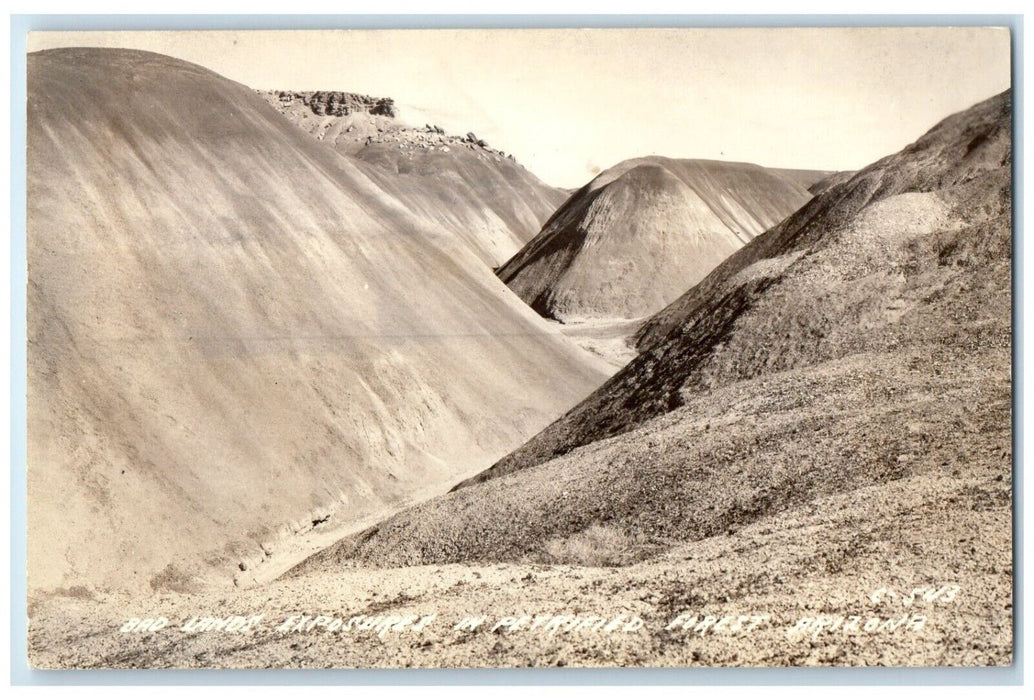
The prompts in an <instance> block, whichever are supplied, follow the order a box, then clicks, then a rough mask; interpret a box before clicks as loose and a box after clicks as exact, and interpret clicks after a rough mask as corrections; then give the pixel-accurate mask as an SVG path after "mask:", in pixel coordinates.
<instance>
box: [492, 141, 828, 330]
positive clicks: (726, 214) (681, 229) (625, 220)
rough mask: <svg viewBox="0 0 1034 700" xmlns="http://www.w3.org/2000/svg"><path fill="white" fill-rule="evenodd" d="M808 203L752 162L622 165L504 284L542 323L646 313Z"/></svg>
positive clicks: (547, 229)
mask: <svg viewBox="0 0 1034 700" xmlns="http://www.w3.org/2000/svg"><path fill="white" fill-rule="evenodd" d="M809 197H810V195H809V194H808V192H807V190H805V189H804V188H803V187H802V186H801V185H800V184H798V183H797V182H796V181H795V180H794V179H792V178H788V177H785V176H783V175H780V174H777V173H774V172H771V171H768V170H766V169H764V168H762V167H760V166H757V165H752V164H749V163H724V162H718V161H704V160H673V159H670V158H661V157H649V158H637V159H634V160H629V161H625V162H623V163H620V164H618V165H616V166H614V167H613V168H610V169H609V170H607V171H605V172H603V173H601V174H600V175H599V176H597V177H596V178H595V179H593V180H592V181H591V182H590V183H589V184H587V185H585V186H584V187H582V188H581V189H580V190H579V191H578V192H576V193H575V194H574V195H572V196H571V198H570V199H569V200H568V201H567V202H566V203H565V204H564V205H563V206H562V207H561V208H560V209H559V210H557V212H556V213H555V214H553V216H552V217H551V218H550V219H549V221H548V222H547V223H546V225H545V226H544V227H543V229H542V231H541V233H539V235H538V236H536V237H535V238H534V239H533V240H532V241H531V242H530V243H528V244H527V245H526V246H525V247H524V248H523V249H522V250H521V251H520V252H519V253H517V254H516V255H515V256H514V257H513V258H512V259H511V260H509V261H508V262H507V263H506V264H505V265H503V266H502V267H501V268H500V269H499V271H498V274H499V278H500V279H501V280H503V281H504V282H505V283H506V284H507V286H509V287H510V289H512V290H513V291H514V292H515V293H516V294H517V295H518V296H519V297H521V298H522V299H524V301H525V302H527V304H528V305H529V306H531V307H532V308H533V309H535V311H537V312H538V313H539V314H541V315H542V316H544V317H546V318H553V319H559V320H571V319H584V318H639V317H642V316H647V315H649V314H651V313H654V312H656V311H659V310H660V309H662V308H664V306H666V305H667V304H669V303H670V302H672V301H673V300H674V299H675V298H677V297H678V296H679V295H680V294H681V293H682V292H684V291H685V290H686V289H687V288H688V287H690V286H692V285H693V284H696V283H697V282H698V281H700V280H701V279H703V277H704V276H705V275H707V273H708V272H710V271H711V270H712V269H714V267H715V266H716V265H718V264H719V263H720V262H722V261H723V260H725V259H726V258H727V257H728V256H729V255H731V254H732V253H733V252H735V251H736V250H738V249H739V248H740V247H741V246H742V245H743V244H745V243H747V242H748V241H750V240H751V239H752V238H753V237H754V236H756V235H757V234H759V233H761V232H762V231H764V230H765V229H766V228H768V227H770V226H773V225H774V224H776V223H778V222H779V221H781V220H782V219H783V218H785V217H786V216H788V215H789V214H791V213H793V212H794V211H796V210H797V209H798V208H799V207H800V206H801V205H803V204H804V203H805V202H807V201H808V199H809Z"/></svg>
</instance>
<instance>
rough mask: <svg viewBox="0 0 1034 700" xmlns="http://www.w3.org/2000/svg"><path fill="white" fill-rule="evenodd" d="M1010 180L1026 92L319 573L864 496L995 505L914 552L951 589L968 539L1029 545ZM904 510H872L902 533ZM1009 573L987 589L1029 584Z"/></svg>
mask: <svg viewBox="0 0 1034 700" xmlns="http://www.w3.org/2000/svg"><path fill="white" fill-rule="evenodd" d="M1011 167H1012V146H1011V94H1010V93H1005V94H1003V95H1000V96H998V97H995V98H993V99H990V100H988V101H986V102H983V103H981V104H979V105H977V106H975V107H973V108H971V109H969V110H967V111H965V112H962V113H960V114H957V115H954V116H952V117H950V118H948V119H946V120H944V121H943V122H942V123H940V124H938V125H937V126H936V127H935V128H934V129H932V130H931V131H930V132H929V133H927V134H926V135H925V136H923V137H922V138H921V139H919V140H918V141H917V142H916V143H914V144H912V145H911V146H909V147H908V148H906V149H905V150H903V151H902V152H900V153H898V154H896V155H893V156H890V157H888V158H885V159H883V160H881V161H879V162H878V163H876V164H874V165H872V166H870V167H869V168H866V169H865V170H863V171H861V172H860V173H859V174H858V175H856V176H855V177H854V178H853V179H851V181H850V182H848V183H845V184H842V185H840V186H838V187H835V188H833V189H831V190H829V191H827V192H826V193H825V194H823V195H821V196H819V197H817V198H816V199H815V200H813V201H812V202H811V203H809V204H808V205H807V206H806V207H805V208H804V209H803V210H801V211H800V212H798V213H797V214H795V215H794V216H793V217H791V218H790V219H789V220H787V221H785V222H783V223H782V224H781V225H779V226H777V227H776V228H774V229H772V230H771V231H768V232H767V233H765V234H764V235H762V236H760V237H758V238H757V239H755V240H754V241H753V242H752V243H750V244H748V245H747V246H746V247H744V248H743V249H742V250H741V251H739V252H738V253H736V254H735V255H734V256H733V257H732V258H730V259H729V260H728V261H727V262H726V263H724V264H722V265H721V266H720V267H719V268H718V269H717V270H715V271H714V272H713V273H712V274H711V275H710V276H708V278H707V279H706V280H705V281H704V282H703V283H701V284H699V285H697V286H696V287H695V288H694V289H692V290H691V291H690V292H689V293H687V294H686V295H685V296H684V297H682V298H681V299H679V300H678V302H676V303H675V304H673V305H672V306H671V307H669V308H668V309H667V310H666V311H665V312H664V313H662V314H659V315H658V316H657V317H656V318H655V319H654V320H653V321H652V322H651V323H649V324H647V326H646V327H645V331H644V334H643V336H642V339H641V342H642V347H643V352H642V353H641V354H640V355H639V357H638V358H636V359H635V360H633V361H632V362H631V363H630V364H629V365H628V366H627V367H626V368H625V369H623V370H622V371H621V372H619V373H618V374H617V375H616V376H615V377H614V378H613V379H611V380H610V381H609V382H607V383H606V384H605V385H604V386H603V387H601V388H600V389H599V390H597V391H596V392H595V393H593V394H592V395H591V396H590V397H589V398H588V399H587V400H586V401H584V402H583V403H582V404H581V405H579V406H578V407H576V408H575V409H574V410H573V411H571V412H570V413H569V414H568V415H566V416H565V417H564V418H562V419H560V420H559V421H557V422H556V423H554V424H553V425H552V426H550V427H549V428H548V429H546V430H545V431H543V432H542V433H540V434H539V435H538V436H536V437H535V438H534V439H532V440H531V441H530V442H529V443H528V444H527V445H525V446H524V447H522V448H521V449H519V450H517V451H516V452H514V453H513V454H511V455H509V456H508V457H506V458H505V459H503V460H502V461H500V462H499V463H498V464H497V465H496V466H494V467H493V468H492V469H491V470H489V471H487V472H485V473H484V474H482V475H480V476H479V477H478V478H477V479H474V480H471V481H470V482H467V484H466V485H465V486H464V487H463V488H459V489H457V490H454V491H453V492H452V493H450V494H448V495H447V496H444V497H441V498H438V499H435V500H433V501H431V502H429V503H428V504H425V505H422V506H418V507H416V508H413V509H411V510H409V511H406V512H403V513H401V514H399V515H398V516H396V517H394V518H391V519H389V520H387V521H385V522H383V523H382V524H381V525H380V526H379V527H378V528H376V529H375V530H372V531H369V532H367V533H365V535H363V536H360V537H355V538H351V539H348V540H345V541H343V542H342V543H341V544H340V545H338V546H337V547H336V548H335V549H332V550H328V551H326V552H324V553H322V554H321V555H319V556H318V557H315V558H313V559H311V560H310V561H309V562H308V563H306V564H304V565H302V566H301V567H300V568H299V572H305V571H312V570H317V569H325V568H326V567H328V566H332V565H338V564H341V563H346V562H349V561H360V562H367V563H376V564H378V565H382V564H414V563H430V562H444V561H477V560H480V561H492V560H496V561H498V560H504V559H510V560H513V559H524V558H530V559H533V560H538V561H565V560H566V561H573V562H576V563H577V562H579V561H583V560H588V561H597V562H599V561H604V562H609V563H622V562H627V561H629V560H630V559H635V558H640V557H645V556H648V555H650V554H651V553H652V552H656V551H657V550H658V549H663V548H665V547H668V546H670V545H671V544H673V543H678V542H685V541H694V540H699V539H700V538H702V537H708V536H712V535H720V534H723V533H724V534H731V533H734V532H736V530H737V529H738V528H740V527H742V526H743V525H744V524H746V523H751V522H754V521H761V520H763V519H765V518H769V517H772V516H773V514H775V513H778V512H780V511H782V510H785V509H787V508H791V507H800V506H803V505H806V504H808V503H810V502H812V500H813V499H816V498H821V497H824V496H829V495H831V494H843V493H846V492H848V491H852V490H854V489H862V488H869V489H870V490H869V492H868V493H869V495H868V496H867V497H866V498H872V499H875V500H874V502H877V503H878V502H880V501H881V500H882V499H883V498H884V496H885V495H888V496H889V494H891V493H898V492H899V491H900V492H901V493H907V492H908V491H910V490H915V491H917V492H919V491H922V492H925V493H930V494H937V493H942V494H944V493H953V492H958V493H965V494H969V495H972V496H973V498H974V499H976V500H972V499H971V498H970V496H969V495H967V496H966V497H965V498H963V499H961V500H959V499H958V498H956V497H952V498H950V499H949V498H948V497H947V496H945V497H944V498H939V497H936V496H931V499H932V500H930V504H929V507H931V508H935V509H936V510H937V512H938V513H953V514H954V515H951V516H949V517H955V518H966V519H967V520H966V522H968V523H970V525H969V526H968V530H969V531H971V532H972V533H973V535H974V536H973V537H971V538H966V539H963V540H960V541H959V543H956V542H954V541H951V542H941V541H937V542H931V543H930V544H929V545H924V546H922V547H921V548H918V549H915V550H914V551H913V555H914V556H915V560H914V565H915V567H916V568H915V570H916V571H917V572H927V571H929V572H935V571H940V572H943V573H942V574H941V575H948V576H950V575H951V573H950V571H949V570H948V569H946V568H945V566H944V561H945V557H947V556H950V554H949V553H950V552H953V551H954V549H955V548H956V547H958V546H965V547H967V548H968V547H972V548H973V549H972V551H973V552H976V551H977V549H976V547H978V546H979V547H983V548H991V549H992V550H993V551H1000V552H1007V551H1009V547H1010V540H1009V538H1010V534H1009V530H1008V523H1009V507H1010V489H1009V484H1010V480H1009V474H1010V467H1011V464H1010V458H1011V424H1010V417H1011V416H1010V414H1011V379H1010V371H1011V362H1010V340H1011V320H1010V313H1011V302H1010V280H1011V275H1010V273H1011V259H1010V255H1011V191H1010V188H1011ZM891 482H902V483H904V484H905V485H906V487H905V488H904V489H903V490H902V489H897V487H898V485H895V484H892V483H891ZM893 489H897V491H895V490H893ZM900 498H901V496H900V493H898V495H895V496H893V499H892V502H891V504H890V505H887V506H884V505H880V506H878V507H874V508H873V509H872V510H871V511H869V515H868V516H867V517H868V518H869V519H870V521H871V522H874V523H883V521H881V517H882V516H883V514H885V513H887V512H889V511H888V510H887V509H888V508H889V509H895V508H897V507H898V505H897V504H898V503H903V501H901V500H900ZM978 501H979V503H978ZM953 509H955V510H953ZM985 514H987V515H990V514H993V515H994V522H995V523H996V524H995V525H994V526H993V527H992V526H990V525H987V524H986V523H985V524H981V523H982V522H983V521H982V518H984V516H985ZM884 524H886V523H884ZM843 527H847V525H843ZM881 527H882V525H881ZM849 532H851V531H850V530H843V531H842V532H841V531H840V530H838V535H837V536H840V534H845V533H849ZM854 532H855V533H856V535H857V532H858V531H857V530H854ZM733 542H735V540H733ZM961 543H965V544H961ZM875 544H877V543H876V542H875V541H872V540H860V539H858V537H857V536H856V537H855V539H854V543H853V544H851V545H850V546H849V547H848V548H847V549H845V550H844V551H843V552H842V553H841V556H840V558H839V560H838V561H830V562H818V563H817V565H821V566H823V567H825V566H834V567H846V566H851V567H862V568H861V570H868V569H869V568H870V567H871V562H866V561H865V559H864V552H865V551H866V549H867V548H868V547H869V546H870V545H875ZM829 570H830V571H838V570H843V571H848V569H843V568H842V569H829ZM724 571H725V570H724V569H723V570H722V572H723V573H724ZM1009 574H1010V571H1009V570H1006V569H1003V568H1001V567H1000V566H995V567H993V568H990V569H988V570H986V571H982V572H981V574H980V576H981V577H982V578H981V579H980V580H979V581H977V580H974V581H973V582H967V585H973V586H985V585H987V586H992V585H994V586H997V587H998V589H999V590H1006V589H1007V588H1008V586H1007V585H1005V586H1004V588H1002V583H1003V578H1004V581H1005V582H1006V584H1007V581H1008V576H1009ZM802 575H803V576H807V574H802ZM967 581H968V580H967ZM719 590H720V589H719ZM1008 602H1009V600H1008V599H1007V598H1003V599H1000V600H999V599H996V600H995V601H994V604H995V605H996V606H999V605H1006V604H1008Z"/></svg>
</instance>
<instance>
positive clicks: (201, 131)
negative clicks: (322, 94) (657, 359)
mask: <svg viewBox="0 0 1034 700" xmlns="http://www.w3.org/2000/svg"><path fill="white" fill-rule="evenodd" d="M27 123H28V164H29V165H28V265H29V287H28V390H29V404H28V408H29V411H28V435H29V439H28V450H29V474H28V489H29V494H28V502H29V513H28V522H29V578H30V587H31V588H32V589H46V588H51V587H55V586H66V587H67V586H71V585H73V584H88V585H91V586H96V587H99V588H118V587H127V588H129V587H135V586H143V587H147V586H148V584H149V585H150V586H151V587H154V588H162V587H165V586H172V587H176V586H186V585H193V583H192V581H191V576H192V575H193V574H194V573H201V574H205V575H212V576H215V575H216V574H217V573H218V574H221V575H222V576H223V577H224V578H225V579H226V580H228V578H229V576H230V574H231V571H233V570H236V569H237V568H238V562H241V563H242V566H243V567H245V568H246V567H247V562H248V561H250V560H253V559H254V558H260V557H262V556H263V551H262V550H260V544H262V545H263V549H264V550H265V549H268V546H267V545H268V544H269V543H270V542H273V541H274V540H275V539H276V535H277V532H278V531H279V532H281V533H283V532H286V531H289V530H298V529H303V528H304V527H306V526H308V525H309V523H310V522H318V521H320V520H323V519H325V518H326V517H328V515H330V514H331V513H333V517H334V519H335V521H337V520H342V519H343V520H348V519H351V518H356V517H360V516H363V515H364V514H365V515H368V514H369V513H371V512H373V511H375V510H378V509H380V508H382V507H384V506H385V505H390V504H394V503H397V502H399V501H400V500H401V499H404V498H407V497H409V496H412V495H413V493H414V491H415V490H417V489H426V488H438V489H441V488H445V487H447V485H448V484H449V483H453V482H454V481H455V480H456V479H457V478H459V477H460V476H462V475H464V474H465V473H466V474H469V473H472V472H473V471H476V470H477V469H479V468H483V467H484V465H486V464H490V463H491V462H492V461H493V460H496V459H498V458H499V457H500V456H502V455H504V454H506V453H507V452H509V451H510V450H512V449H513V448H514V447H516V446H517V445H520V444H521V443H523V442H524V441H525V440H526V439H527V438H528V437H529V436H530V435H532V434H534V433H535V432H536V431H538V430H540V429H541V428H542V427H543V426H544V425H546V424H547V423H548V422H549V421H550V420H553V419H554V418H555V417H556V416H557V415H560V414H561V413H562V412H563V411H564V410H566V409H568V408H569V407H570V406H571V405H572V404H573V403H574V402H575V401H576V400H577V399H579V398H581V397H583V396H585V395H586V394H587V393H588V392H589V391H590V390H591V389H593V388H595V387H596V386H598V385H599V383H600V382H601V381H602V378H603V376H604V375H603V374H602V373H601V372H600V371H599V370H598V369H597V368H596V367H595V366H593V365H591V364H589V360H588V359H587V356H585V355H584V354H583V353H581V351H579V350H577V349H576V348H574V347H573V346H572V345H570V344H569V343H568V342H567V341H566V340H564V339H563V338H562V337H560V336H558V335H554V334H551V332H550V330H549V329H548V328H546V324H545V323H544V322H543V321H542V320H541V319H540V318H538V317H537V316H536V315H535V314H534V313H533V312H531V311H530V310H529V309H527V307H526V306H524V305H523V304H522V303H521V302H520V301H519V300H517V299H516V298H515V297H513V295H512V294H511V293H510V292H509V291H508V290H507V289H506V287H505V286H503V284H502V283H501V282H499V280H498V279H497V278H496V277H495V276H494V275H493V274H492V272H491V270H490V269H488V268H486V267H485V266H484V264H483V263H482V260H481V259H479V258H478V257H477V256H475V255H474V254H473V253H472V252H471V251H470V249H469V248H468V247H467V246H466V245H464V244H463V243H462V242H460V241H458V240H457V239H456V237H455V236H454V235H453V234H452V233H451V232H449V231H446V230H443V229H442V228H441V227H440V226H438V225H436V223H435V222H433V221H427V220H426V219H425V218H423V217H422V216H421V215H420V213H419V212H417V213H414V212H413V211H411V210H410V209H408V208H407V207H406V205H405V203H403V202H401V201H400V200H399V199H398V198H397V197H396V196H395V194H396V193H395V191H394V190H392V191H386V190H385V188H384V187H382V186H381V184H382V180H381V179H373V178H371V176H370V172H371V170H370V168H369V167H368V166H366V165H365V164H361V163H357V162H356V161H354V160H353V159H350V158H348V157H345V156H342V155H341V154H339V153H337V152H335V151H334V150H333V149H331V148H329V147H328V146H327V145H326V144H321V143H319V142H317V141H316V140H315V139H313V138H311V137H310V136H308V135H306V134H305V133H303V132H302V131H301V130H299V129H298V128H296V127H295V126H293V125H292V124H290V123H289V122H287V121H286V120H284V119H283V118H282V117H280V116H279V115H278V114H277V113H276V112H274V111H273V110H271V109H270V108H269V106H268V104H266V102H265V101H264V100H263V99H262V98H261V97H260V96H258V95H256V94H255V93H254V91H252V90H250V89H248V88H245V87H244V86H242V85H239V84H236V83H233V82H231V81H229V80H226V79H224V78H222V77H220V76H218V75H216V74H214V73H212V72H210V71H208V70H205V69H202V68H200V67H198V66H195V65H191V64H188V63H185V62H182V61H179V60H174V59H171V58H168V57H165V56H160V55H157V54H150V53H145V52H137V51H123V50H104V49H61V50H54V51H46V52H40V53H35V54H32V55H30V56H29V57H28V119H27ZM472 157H475V158H476V156H472ZM274 545H275V543H274ZM202 564H204V565H205V566H203V565H202Z"/></svg>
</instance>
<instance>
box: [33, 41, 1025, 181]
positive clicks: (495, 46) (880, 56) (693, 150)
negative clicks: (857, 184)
mask: <svg viewBox="0 0 1034 700" xmlns="http://www.w3.org/2000/svg"><path fill="white" fill-rule="evenodd" d="M29 46H30V50H37V49H43V48H53V47H57V46H119V47H131V48H142V49H148V50H151V51H157V52H159V53H163V54H167V55H170V56H175V57H178V58H182V59H185V60H188V61H192V62H194V63H199V64H201V65H203V66H206V67H208V68H211V69H212V70H214V71H216V72H217V73H220V74H222V75H224V76H226V77H228V78H231V79H233V80H236V81H238V82H241V83H244V84H245V85H248V86H250V87H253V88H283V89H294V90H314V89H322V90H346V91H352V92H361V93H367V94H371V95H375V96H382V97H392V98H394V99H395V100H396V102H397V103H398V104H399V105H400V107H401V110H402V116H403V117H408V118H409V120H410V121H416V122H418V123H419V124H420V125H422V124H423V122H424V121H428V120H432V119H433V120H435V121H436V122H437V123H439V124H440V125H441V126H443V127H445V128H446V129H447V130H448V131H450V132H456V133H466V132H467V131H474V132H475V133H477V135H478V136H479V137H481V138H484V139H485V140H486V141H488V142H489V144H490V145H492V146H495V147H497V148H501V149H502V150H505V151H507V152H511V153H513V154H514V155H515V156H516V157H517V159H518V160H519V161H520V162H522V163H523V164H524V165H525V166H527V167H528V168H529V169H530V170H532V171H533V172H534V173H536V174H537V175H538V176H539V177H541V178H543V179H544V180H546V181H547V182H549V183H550V184H553V185H558V186H564V187H576V186H580V185H582V184H584V183H585V182H586V181H587V180H588V179H590V178H591V177H593V175H595V174H596V173H597V172H598V171H599V170H603V169H606V168H608V167H610V166H612V165H614V164H615V163H617V162H619V161H621V160H624V159H626V158H633V157H637V156H643V155H648V154H658V155H665V156H670V157H676V158H714V159H721V160H739V161H750V162H754V163H759V164H761V165H767V166H773V167H787V168H814V169H828V170H833V169H836V170H853V169H857V168H860V167H862V166H865V165H868V164H869V163H871V162H873V161H875V160H877V159H878V158H881V157H883V156H885V155H887V154H889V153H893V152H895V151H898V150H900V149H901V148H902V147H903V146H905V145H906V144H908V143H911V142H912V141H914V140H915V139H917V138H918V137H919V136H920V135H922V133H923V132H925V131H926V130H927V129H929V128H930V127H931V126H933V125H934V124H935V123H936V122H938V121H939V120H940V119H942V118H944V117H945V116H947V115H949V114H951V113H952V112H956V111H958V110H960V109H964V108H966V107H969V106H970V105H972V104H974V103H975V102H978V101H980V100H982V99H985V98H987V97H990V96H991V95H994V94H997V93H999V92H1001V91H1002V90H1004V89H1006V88H1007V87H1009V84H1010V76H1009V73H1010V67H1009V34H1008V31H1007V30H997V29H986V28H925V29H914V28H883V29H827V28H810V29H636V30H613V29H588V30H577V29H576V30H571V29H557V30H448V31H446V30H419V31H413V30H410V31H293V32H268V31H244V32H63V33H34V34H33V35H31V37H30V44H29Z"/></svg>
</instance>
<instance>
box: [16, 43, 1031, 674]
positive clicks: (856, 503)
mask: <svg viewBox="0 0 1034 700" xmlns="http://www.w3.org/2000/svg"><path fill="white" fill-rule="evenodd" d="M1014 39H1015V37H1014V34H1013V32H1012V30H1011V29H1010V27H1007V26H990V25H988V26H979V25H969V26H944V25H933V24H931V25H930V26H802V27H791V26H780V27H757V26H753V27H752V26H739V27H737V26H721V27H717V26H715V27H669V28H664V27H650V28H621V27H612V28H600V27H595V28H579V27H555V28H459V29H457V28H449V29H446V28H424V29H334V30H247V29H245V30H221V31H215V30H176V31H147V30H133V31H130V30H125V31H32V32H31V33H29V34H28V39H27V52H26V53H25V71H26V76H25V86H26V93H25V98H26V104H25V105H24V108H25V146H24V157H25V231H24V232H18V231H15V232H14V235H23V234H24V239H25V258H26V259H25V263H26V264H27V267H26V269H27V277H26V281H27V284H26V291H25V308H26V327H25V338H24V346H25V353H26V380H25V381H26V393H27V409H26V426H27V434H26V437H25V446H26V450H27V464H26V465H22V467H18V466H17V465H15V468H23V469H24V470H25V475H26V477H25V481H26V493H25V494H24V500H25V506H26V508H25V510H26V528H27V551H26V562H25V566H26V574H27V596H26V605H27V618H28V622H27V630H28V635H27V636H28V638H27V655H28V662H29V665H30V667H31V668H32V669H37V670H50V669H73V670H81V669H411V668H412V669H420V668H425V669H426V668H433V669H497V668H498V669H524V668H557V667H564V668H585V667H592V668H621V669H625V668H699V667H704V668H728V667H737V668H739V667H765V668H786V667H800V666H811V667H815V666H819V667H872V666H883V667H896V668H900V667H911V668H915V667H955V668H974V667H1008V666H1011V665H1012V664H1013V663H1014V661H1015V659H1014V658H1013V654H1014V611H1013V605H1014V600H1015V599H1014V572H1013V568H1014V553H1013V544H1014V531H1013V522H1014V501H1013V495H1014V494H1013V483H1014V480H1013V476H1014V475H1013V438H1014V432H1013V390H1014V386H1013V308H1014V304H1013V273H1014V267H1013V244H1014V228H1013V218H1014V217H1013V203H1014V202H1013V200H1014V197H1013V181H1014V176H1013V170H1014V160H1013V140H1014V139H1013V114H1014V107H1015V106H1014V104H1013V92H1012V87H1013V83H1012V79H1013V78H1012V76H1013V69H1014V67H1013V65H1012V58H1011V57H1012V55H1013V54H1012V51H1013V41H1014ZM15 108H18V107H17V105H16V106H15Z"/></svg>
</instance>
